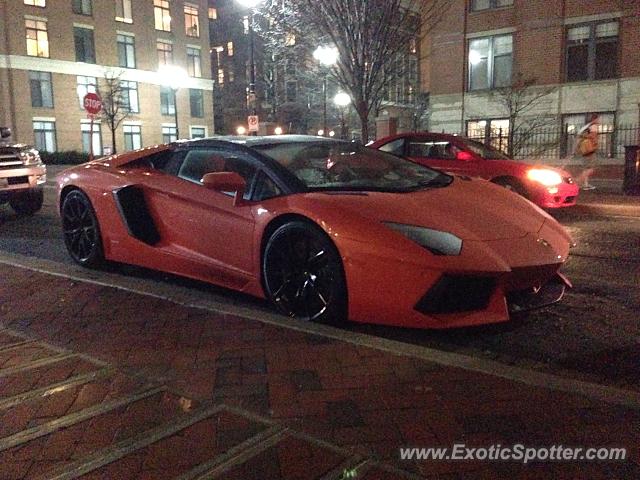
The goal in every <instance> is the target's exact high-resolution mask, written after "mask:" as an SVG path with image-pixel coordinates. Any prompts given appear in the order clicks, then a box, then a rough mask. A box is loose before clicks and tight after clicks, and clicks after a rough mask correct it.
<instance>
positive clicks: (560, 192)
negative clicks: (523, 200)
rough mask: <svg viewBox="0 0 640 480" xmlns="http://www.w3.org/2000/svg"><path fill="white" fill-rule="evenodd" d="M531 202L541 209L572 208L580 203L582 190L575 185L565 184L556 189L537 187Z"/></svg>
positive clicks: (531, 195)
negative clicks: (579, 193)
mask: <svg viewBox="0 0 640 480" xmlns="http://www.w3.org/2000/svg"><path fill="white" fill-rule="evenodd" d="M532 190H533V191H532V192H531V194H530V198H529V200H531V201H532V202H533V203H535V204H536V205H538V206H539V207H541V208H563V207H572V206H574V205H575V204H576V202H577V201H578V192H579V191H580V188H579V187H578V185H577V184H575V183H566V182H563V183H561V184H560V185H558V186H556V187H543V186H542V185H537V184H536V185H535V188H533V189H532Z"/></svg>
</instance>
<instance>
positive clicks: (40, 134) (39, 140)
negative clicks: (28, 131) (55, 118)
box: [33, 120, 56, 152]
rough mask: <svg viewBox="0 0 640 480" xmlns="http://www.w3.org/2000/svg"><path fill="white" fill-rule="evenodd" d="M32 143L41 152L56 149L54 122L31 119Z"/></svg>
mask: <svg viewBox="0 0 640 480" xmlns="http://www.w3.org/2000/svg"><path fill="white" fill-rule="evenodd" d="M33 135H34V142H33V145H34V146H35V147H36V149H37V150H40V151H41V152H55V151H56V122H43V121H36V120H34V121H33Z"/></svg>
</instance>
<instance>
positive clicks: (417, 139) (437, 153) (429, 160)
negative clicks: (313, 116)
mask: <svg viewBox="0 0 640 480" xmlns="http://www.w3.org/2000/svg"><path fill="white" fill-rule="evenodd" d="M370 147H372V148H377V149H379V150H382V151H384V152H390V153H393V154H395V155H400V156H403V157H407V158H409V159H411V160H413V161H415V162H418V163H420V164H423V165H427V166H429V167H432V168H437V169H439V170H443V171H446V172H449V173H453V174H457V175H468V176H471V177H480V178H484V179H485V180H489V181H491V182H493V183H496V184H498V185H502V186H503V187H506V188H508V189H510V190H512V191H514V192H516V193H519V194H520V195H522V196H523V197H525V198H527V199H528V200H531V201H532V202H533V203H535V204H536V205H538V206H539V207H542V208H560V207H570V206H572V205H575V204H576V200H577V198H578V190H579V188H578V185H577V184H576V183H575V182H574V180H573V178H572V177H571V174H570V173H568V172H566V171H564V170H562V169H560V168H554V167H548V166H544V165H531V164H526V163H522V162H516V161H515V160H512V159H510V158H509V157H507V156H506V155H504V154H503V153H501V152H499V151H498V150H496V149H494V148H491V147H488V146H487V145H485V144H483V143H480V142H477V141H475V140H471V139H468V138H465V137H460V136H457V135H448V134H444V133H429V132H425V133H403V134H400V135H394V136H390V137H385V138H382V139H380V140H377V141H375V142H374V143H373V144H371V145H370Z"/></svg>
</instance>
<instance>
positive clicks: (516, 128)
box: [490, 74, 560, 158]
mask: <svg viewBox="0 0 640 480" xmlns="http://www.w3.org/2000/svg"><path fill="white" fill-rule="evenodd" d="M536 82H537V79H535V78H524V77H523V75H522V74H517V75H515V78H514V79H513V81H512V84H511V85H510V86H508V87H503V88H498V89H495V90H492V91H491V94H490V97H491V99H492V100H494V101H496V102H497V103H498V104H499V105H500V106H501V107H502V108H503V110H504V112H505V113H506V114H507V115H508V117H509V133H508V143H507V152H506V153H507V155H508V156H509V157H511V158H513V157H515V156H518V155H520V154H525V153H526V154H529V155H537V154H540V153H543V152H544V151H547V150H549V149H552V148H555V147H556V146H557V145H558V142H559V140H560V139H559V138H556V137H557V135H551V134H550V131H551V130H552V129H554V127H555V123H554V121H553V119H550V118H549V116H548V115H536V114H534V112H535V110H536V108H538V107H540V104H541V103H542V102H544V101H545V98H546V97H548V96H549V95H551V94H553V93H554V92H555V91H556V90H557V88H556V87H548V86H536ZM532 149H533V150H532Z"/></svg>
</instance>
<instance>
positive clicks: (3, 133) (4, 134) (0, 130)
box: [0, 127, 11, 138]
mask: <svg viewBox="0 0 640 480" xmlns="http://www.w3.org/2000/svg"><path fill="white" fill-rule="evenodd" d="M10 136H11V129H10V128H9V127H0V138H9V137H10Z"/></svg>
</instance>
